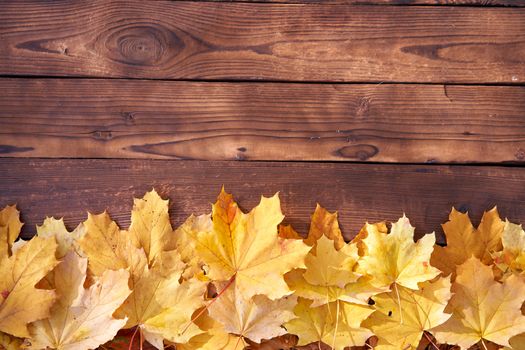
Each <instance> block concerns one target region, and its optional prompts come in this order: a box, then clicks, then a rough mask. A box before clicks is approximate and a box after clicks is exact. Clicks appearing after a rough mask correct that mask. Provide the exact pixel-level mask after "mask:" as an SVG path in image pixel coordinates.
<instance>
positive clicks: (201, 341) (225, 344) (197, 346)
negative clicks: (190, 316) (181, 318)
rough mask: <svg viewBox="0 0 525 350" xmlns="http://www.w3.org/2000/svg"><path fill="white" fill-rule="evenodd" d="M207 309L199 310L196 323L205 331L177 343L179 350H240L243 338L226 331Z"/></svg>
mask: <svg viewBox="0 0 525 350" xmlns="http://www.w3.org/2000/svg"><path fill="white" fill-rule="evenodd" d="M203 311H205V310H202V309H200V310H197V311H196V315H200V316H199V317H198V318H196V320H195V324H196V325H197V326H198V327H199V328H200V329H202V330H203V331H204V332H203V333H201V334H198V335H196V336H194V337H192V338H191V339H190V340H189V341H188V342H187V343H184V344H175V346H176V349H177V350H238V349H240V348H241V347H240V346H239V344H240V342H241V341H242V339H240V337H239V336H237V335H234V334H230V333H228V332H226V330H225V329H224V326H223V325H222V324H221V323H219V322H217V321H215V320H214V319H213V318H211V317H210V316H209V314H208V312H207V311H206V312H203Z"/></svg>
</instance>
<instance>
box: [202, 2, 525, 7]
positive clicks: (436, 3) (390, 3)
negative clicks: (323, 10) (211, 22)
mask: <svg viewBox="0 0 525 350" xmlns="http://www.w3.org/2000/svg"><path fill="white" fill-rule="evenodd" d="M206 1H216V2H228V1H229V2H248V3H249V2H263V3H264V2H268V3H272V2H274V3H285V4H315V3H323V4H327V3H331V4H333V3H339V4H351V5H448V6H456V5H460V6H509V7H524V6H525V0H206Z"/></svg>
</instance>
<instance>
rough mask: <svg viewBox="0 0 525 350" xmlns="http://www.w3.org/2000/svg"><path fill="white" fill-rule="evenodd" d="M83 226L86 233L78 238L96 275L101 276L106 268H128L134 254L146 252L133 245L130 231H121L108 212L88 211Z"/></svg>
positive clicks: (90, 268)
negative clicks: (92, 212)
mask: <svg viewBox="0 0 525 350" xmlns="http://www.w3.org/2000/svg"><path fill="white" fill-rule="evenodd" d="M83 226H84V228H85V233H84V235H83V236H82V237H81V238H80V239H79V240H78V245H79V247H80V249H81V250H82V251H83V252H84V254H85V255H86V256H87V257H88V258H89V270H90V271H91V272H92V273H93V274H94V275H95V276H101V275H102V274H103V273H104V271H106V270H119V269H125V268H128V267H129V266H130V265H131V264H132V261H133V255H134V254H135V255H140V254H144V253H141V252H140V250H139V249H137V248H136V247H135V246H134V245H133V243H132V241H131V239H130V237H129V235H128V233H127V232H126V231H121V230H120V228H119V227H118V226H117V224H116V223H115V222H114V221H113V220H111V217H110V216H109V214H108V213H107V212H103V213H101V214H97V215H94V214H91V213H88V218H87V220H86V221H84V224H83Z"/></svg>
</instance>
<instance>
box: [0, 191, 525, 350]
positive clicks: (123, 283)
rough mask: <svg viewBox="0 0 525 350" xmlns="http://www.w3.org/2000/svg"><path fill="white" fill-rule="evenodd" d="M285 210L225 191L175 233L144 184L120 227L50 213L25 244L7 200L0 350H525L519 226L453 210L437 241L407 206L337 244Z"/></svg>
mask: <svg viewBox="0 0 525 350" xmlns="http://www.w3.org/2000/svg"><path fill="white" fill-rule="evenodd" d="M282 220H283V214H282V213H281V209H280V203H279V198H278V196H277V195H275V196H273V197H271V198H265V197H262V199H261V202H260V204H259V205H257V206H256V207H255V208H254V209H252V210H251V211H250V212H249V213H247V214H245V213H243V212H242V211H241V210H240V209H239V207H238V206H237V204H236V203H235V202H234V200H233V198H232V196H231V195H230V194H227V193H226V192H224V191H222V192H221V193H220V195H219V197H218V200H217V202H216V203H215V204H214V205H213V206H212V212H211V214H208V215H201V216H190V217H189V218H188V219H187V220H186V222H184V223H183V224H182V225H181V226H180V227H179V228H177V229H175V230H173V228H172V227H171V224H170V220H169V215H168V201H167V200H163V199H162V198H161V197H160V196H159V195H158V194H157V193H156V192H155V191H152V192H149V193H147V194H146V195H145V196H144V198H142V199H135V201H134V206H133V210H132V212H131V225H130V226H129V228H128V229H127V230H122V229H121V228H119V227H118V226H117V224H116V223H115V222H114V221H113V220H112V219H111V218H110V216H109V215H108V213H106V212H104V213H102V214H97V215H95V214H89V215H88V218H87V220H86V221H84V222H83V223H81V224H80V225H79V226H78V227H77V228H76V229H75V230H74V231H73V232H68V230H67V229H66V228H65V226H64V223H63V221H62V220H56V219H53V218H46V219H45V221H44V223H43V224H42V226H38V227H37V234H36V236H35V237H33V238H32V239H31V240H29V241H23V240H20V239H19V240H17V238H18V235H19V233H20V229H21V227H22V223H21V222H20V220H19V212H18V211H17V210H16V208H15V207H14V206H8V207H6V208H5V209H3V210H2V211H1V212H0V348H2V347H3V348H5V349H20V348H22V349H64V350H83V349H95V348H101V349H128V348H129V349H131V348H134V349H137V348H143V346H144V347H151V346H152V347H155V348H157V349H163V348H165V347H172V348H176V349H180V350H189V349H203V350H220V349H239V350H240V349H242V348H249V349H295V348H301V347H304V348H308V349H330V348H333V349H337V350H339V349H344V348H347V347H359V349H372V348H373V349H378V350H382V349H395V350H400V349H405V350H406V349H452V348H455V349H457V348H460V349H469V348H471V349H485V350H488V349H518V350H519V349H525V316H523V315H522V313H523V312H525V309H524V308H523V305H524V302H525V273H524V270H525V232H524V231H523V229H522V228H521V226H519V225H516V224H512V223H510V222H508V221H506V222H505V221H502V220H501V219H500V217H499V215H498V212H497V211H496V209H492V210H490V211H488V212H486V213H485V214H484V216H483V219H482V221H481V224H480V225H479V227H478V228H477V229H476V228H474V227H473V225H472V223H471V222H470V219H469V218H468V216H467V214H463V213H460V212H458V211H456V210H454V209H453V210H452V212H451V214H450V218H449V221H448V222H447V223H445V224H444V225H443V229H444V231H445V234H446V237H447V242H448V245H447V246H446V247H440V246H436V245H435V236H434V234H427V235H424V236H423V237H422V238H421V239H419V240H418V241H417V242H415V241H414V227H412V226H411V225H410V223H409V220H408V219H407V218H406V217H404V216H403V217H402V218H400V219H399V220H398V221H397V222H395V223H392V225H391V227H390V229H388V227H387V225H386V224H385V223H383V222H380V223H375V224H369V223H367V224H365V226H364V227H363V228H362V230H361V231H360V232H359V233H358V234H357V235H356V237H355V238H354V239H353V240H352V241H351V242H349V243H347V242H345V241H344V239H343V236H342V234H341V231H340V229H339V225H338V221H337V214H336V213H334V214H331V213H329V212H327V211H326V210H325V209H323V208H322V207H320V206H318V207H317V208H316V209H315V212H314V213H313V215H312V222H311V226H310V230H309V232H308V235H307V236H305V238H304V237H302V236H301V235H299V234H298V233H297V232H295V231H294V229H293V228H292V227H290V226H282V225H280V224H281V221H282ZM303 238H304V239H303ZM446 344H448V345H446Z"/></svg>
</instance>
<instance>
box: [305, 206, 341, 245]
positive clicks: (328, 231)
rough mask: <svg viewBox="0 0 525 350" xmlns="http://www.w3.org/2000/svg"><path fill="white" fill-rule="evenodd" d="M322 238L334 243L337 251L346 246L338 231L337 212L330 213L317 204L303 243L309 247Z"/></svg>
mask: <svg viewBox="0 0 525 350" xmlns="http://www.w3.org/2000/svg"><path fill="white" fill-rule="evenodd" d="M322 236H325V237H327V238H328V239H330V240H332V241H334V246H335V248H336V249H337V250H339V249H341V248H342V247H343V246H344V245H345V244H346V243H345V241H344V238H343V234H342V233H341V230H340V229H339V221H338V220H337V212H335V213H330V212H329V211H328V210H326V209H325V208H323V207H321V206H320V205H319V204H317V206H316V207H315V211H314V213H313V214H312V218H311V221H310V230H309V231H308V237H307V238H306V239H305V240H304V242H305V243H306V244H308V245H309V246H313V245H314V244H315V243H316V242H317V241H318V240H319V239H320V238H321V237H322Z"/></svg>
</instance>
